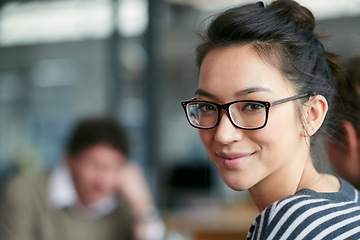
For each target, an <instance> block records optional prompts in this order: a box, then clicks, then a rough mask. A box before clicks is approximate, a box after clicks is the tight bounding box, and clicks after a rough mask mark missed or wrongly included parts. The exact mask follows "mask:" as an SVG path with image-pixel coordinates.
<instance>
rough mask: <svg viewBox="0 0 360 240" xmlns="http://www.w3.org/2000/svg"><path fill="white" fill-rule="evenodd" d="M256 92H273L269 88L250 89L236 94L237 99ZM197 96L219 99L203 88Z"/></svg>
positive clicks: (198, 91) (196, 93) (197, 91)
mask: <svg viewBox="0 0 360 240" xmlns="http://www.w3.org/2000/svg"><path fill="white" fill-rule="evenodd" d="M254 92H270V93H271V92H272V91H271V90H270V89H269V88H264V87H250V88H246V89H244V90H240V91H238V92H236V93H235V97H241V96H245V95H248V94H250V93H254ZM195 95H200V96H203V97H208V98H213V99H217V97H216V96H215V95H214V94H211V93H209V92H207V91H205V90H203V89H201V88H199V89H198V90H196V92H195Z"/></svg>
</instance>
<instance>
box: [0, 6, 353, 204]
mask: <svg viewBox="0 0 360 240" xmlns="http://www.w3.org/2000/svg"><path fill="white" fill-rule="evenodd" d="M249 2H255V1H246V0H238V1H236V0H226V1H225V0H168V1H161V0H54V1H50V0H47V1H41V0H38V1H29V0H27V1H25V0H23V1H21V0H11V1H10V0H9V1H6V0H5V1H4V0H3V1H0V181H1V184H2V183H4V182H5V179H7V178H8V177H9V176H11V174H13V173H15V172H18V171H37V170H41V169H50V168H52V167H53V166H54V165H56V164H57V163H58V162H59V161H60V160H61V159H62V157H63V144H64V141H66V137H67V133H68V132H69V131H70V129H71V127H72V126H73V124H74V123H75V122H76V120H78V119H79V118H81V117H84V116H88V115H96V114H111V115H113V116H115V117H116V118H117V119H118V121H119V122H120V123H121V124H122V125H124V126H125V128H126V129H127V130H128V133H129V135H130V138H131V143H132V151H131V159H132V160H133V161H136V162H138V163H139V164H141V165H142V167H143V168H144V169H145V172H146V175H147V178H148V180H149V183H150V186H151V188H152V191H153V192H154V195H155V198H156V200H157V202H158V204H159V207H160V209H162V210H163V211H171V210H174V209H182V208H184V209H186V207H188V206H194V205H201V204H206V203H207V202H209V201H214V199H215V200H216V201H219V202H226V203H228V202H233V201H239V200H242V199H244V198H246V197H247V196H246V194H242V193H235V192H233V191H231V190H229V189H227V188H226V187H225V185H224V184H223V183H222V181H221V179H220V177H219V175H218V174H217V172H216V170H215V168H214V167H213V166H212V164H211V163H210V161H209V160H208V158H207V156H206V154H205V151H204V149H203V147H202V145H201V143H200V141H199V138H198V136H197V131H196V130H195V129H192V128H191V127H190V126H189V125H188V123H187V121H186V119H185V116H184V113H183V110H182V108H181V106H180V102H181V101H182V100H185V99H187V98H190V97H192V96H193V94H194V91H195V90H196V86H197V69H196V67H195V64H194V48H195V46H196V44H197V42H198V40H199V39H198V37H197V34H196V33H197V32H198V31H201V29H202V28H204V27H205V26H206V20H205V21H203V20H204V19H205V18H206V17H208V16H209V15H211V14H213V13H215V12H217V11H219V10H221V9H223V8H226V7H228V6H231V5H234V4H241V3H249ZM265 2H269V1H265ZM299 2H300V3H302V4H303V5H305V6H307V7H309V8H310V10H312V11H313V13H314V15H315V17H316V19H317V21H318V23H319V25H318V29H317V30H318V32H320V33H321V34H325V35H329V38H326V39H324V44H325V46H327V48H328V49H331V50H332V51H334V52H336V53H338V54H340V55H342V56H343V57H344V58H346V57H348V56H352V55H355V54H360V1H359V0H347V1H328V0H321V1H311V0H299ZM210 199H212V200H210Z"/></svg>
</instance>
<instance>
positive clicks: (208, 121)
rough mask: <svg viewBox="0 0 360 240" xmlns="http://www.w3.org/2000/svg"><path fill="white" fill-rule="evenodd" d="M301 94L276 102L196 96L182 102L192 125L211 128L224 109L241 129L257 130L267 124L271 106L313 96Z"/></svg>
mask: <svg viewBox="0 0 360 240" xmlns="http://www.w3.org/2000/svg"><path fill="white" fill-rule="evenodd" d="M313 95H314V93H305V94H300V95H296V96H292V97H288V98H284V99H280V100H277V101H274V102H264V101H250V100H240V101H234V102H229V103H226V104H218V103H213V102H209V101H200V100H196V98H193V99H190V100H188V101H184V102H182V103H181V105H182V107H183V108H184V111H185V114H186V118H187V120H188V121H189V123H190V125H191V126H193V127H195V128H199V129H211V128H214V127H216V126H218V125H219V122H220V114H221V109H224V110H225V111H226V112H227V114H228V116H229V118H230V120H231V122H232V124H233V125H234V126H236V127H237V128H240V129H245V130H257V129H261V128H263V127H265V126H266V123H267V121H268V116H269V109H270V107H271V106H275V105H279V104H281V103H285V102H289V101H293V100H296V99H300V98H306V97H308V98H309V97H311V96H313Z"/></svg>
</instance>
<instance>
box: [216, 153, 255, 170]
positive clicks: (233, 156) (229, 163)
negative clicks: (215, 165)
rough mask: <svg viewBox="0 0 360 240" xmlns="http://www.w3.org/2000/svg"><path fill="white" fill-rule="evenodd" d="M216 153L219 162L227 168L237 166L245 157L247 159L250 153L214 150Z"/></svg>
mask: <svg viewBox="0 0 360 240" xmlns="http://www.w3.org/2000/svg"><path fill="white" fill-rule="evenodd" d="M216 155H217V156H218V157H219V159H220V161H221V163H222V164H223V165H224V166H225V167H227V168H237V167H239V166H240V165H241V164H242V163H243V162H244V161H245V160H246V159H248V158H249V157H250V156H251V155H252V153H221V152H216Z"/></svg>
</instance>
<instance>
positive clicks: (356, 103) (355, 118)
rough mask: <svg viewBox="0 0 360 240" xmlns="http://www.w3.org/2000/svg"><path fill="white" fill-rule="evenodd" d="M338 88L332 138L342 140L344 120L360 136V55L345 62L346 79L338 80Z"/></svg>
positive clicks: (331, 120)
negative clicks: (341, 124) (342, 122)
mask: <svg viewBox="0 0 360 240" xmlns="http://www.w3.org/2000/svg"><path fill="white" fill-rule="evenodd" d="M336 86H337V94H336V95H335V99H336V101H334V107H333V109H332V111H331V112H330V117H329V119H330V122H331V123H333V124H334V132H333V134H332V136H333V137H334V138H336V139H338V140H340V139H341V136H342V132H341V126H340V122H341V121H342V120H346V121H349V122H350V123H351V124H352V125H353V126H354V128H355V129H356V131H357V134H358V136H360V55H359V56H353V57H351V58H349V59H348V60H347V61H345V63H344V78H343V79H339V80H337V81H336Z"/></svg>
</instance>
